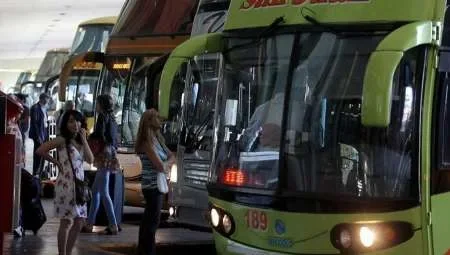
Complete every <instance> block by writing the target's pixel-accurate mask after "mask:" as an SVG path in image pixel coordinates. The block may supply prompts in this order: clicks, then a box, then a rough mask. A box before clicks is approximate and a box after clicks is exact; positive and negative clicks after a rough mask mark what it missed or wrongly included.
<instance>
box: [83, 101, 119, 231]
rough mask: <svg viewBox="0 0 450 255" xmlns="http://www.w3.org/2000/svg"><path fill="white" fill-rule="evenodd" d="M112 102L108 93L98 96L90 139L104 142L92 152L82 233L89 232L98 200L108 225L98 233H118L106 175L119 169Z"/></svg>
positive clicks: (91, 228) (91, 229)
mask: <svg viewBox="0 0 450 255" xmlns="http://www.w3.org/2000/svg"><path fill="white" fill-rule="evenodd" d="M113 106H114V102H113V99H112V97H111V96H109V95H100V96H98V97H97V106H96V111H97V113H98V118H97V122H96V124H95V129H94V132H93V133H92V134H91V137H90V138H92V139H96V140H100V141H101V143H102V144H104V147H103V149H102V150H101V151H100V152H99V153H98V154H96V155H95V159H94V166H95V167H97V173H96V174H95V180H94V183H93V184H92V200H91V205H90V208H89V217H88V222H87V224H86V226H85V227H84V229H83V232H85V233H92V231H93V226H94V223H95V218H96V216H97V213H98V209H99V207H100V199H101V200H102V202H103V206H104V207H105V211H106V216H107V217H108V222H109V225H108V227H107V228H106V229H105V230H104V231H103V232H101V234H107V235H117V233H118V230H119V229H118V226H117V220H116V215H115V213H114V206H113V203H112V200H111V196H110V195H109V176H110V174H111V172H114V171H117V170H119V169H120V167H119V163H118V160H117V156H116V150H117V139H116V137H117V132H118V130H117V129H118V128H117V124H116V121H115V119H114V115H113V111H114V108H113Z"/></svg>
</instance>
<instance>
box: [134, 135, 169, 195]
mask: <svg viewBox="0 0 450 255" xmlns="http://www.w3.org/2000/svg"><path fill="white" fill-rule="evenodd" d="M153 149H154V151H155V153H156V155H157V156H158V157H159V158H160V159H161V161H162V162H164V161H166V160H167V159H168V155H167V152H166V150H164V148H163V147H162V146H161V144H160V143H159V141H158V140H157V139H155V140H154V145H153ZM138 156H139V158H140V159H141V163H142V181H141V182H142V189H157V188H158V184H157V175H158V171H157V170H156V167H155V166H154V164H153V163H152V161H151V160H150V159H149V158H148V156H147V154H145V153H138Z"/></svg>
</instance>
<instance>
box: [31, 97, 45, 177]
mask: <svg viewBox="0 0 450 255" xmlns="http://www.w3.org/2000/svg"><path fill="white" fill-rule="evenodd" d="M49 100H50V96H49V95H47V94H45V93H42V94H41V95H40V96H39V102H37V103H36V104H34V105H33V106H32V107H31V109H30V117H31V118H30V131H29V137H30V138H31V139H33V142H34V156H33V175H35V176H36V175H37V176H40V174H41V171H42V168H43V166H44V160H43V159H42V157H40V156H39V155H38V154H37V153H36V150H37V148H39V147H40V146H41V144H43V143H45V142H46V141H47V139H48V130H47V126H48V122H47V121H48V120H47V104H48V101H49Z"/></svg>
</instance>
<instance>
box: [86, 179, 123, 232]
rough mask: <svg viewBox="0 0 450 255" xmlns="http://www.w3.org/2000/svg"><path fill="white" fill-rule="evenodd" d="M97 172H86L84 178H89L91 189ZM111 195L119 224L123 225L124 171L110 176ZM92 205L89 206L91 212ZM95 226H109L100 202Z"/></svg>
mask: <svg viewBox="0 0 450 255" xmlns="http://www.w3.org/2000/svg"><path fill="white" fill-rule="evenodd" d="M95 173H96V171H85V173H84V176H85V178H87V180H88V183H89V187H92V183H94V179H95ZM109 195H110V196H111V200H112V202H113V206H114V213H115V215H116V221H117V224H118V225H119V224H121V223H122V215H123V205H124V176H123V172H122V171H117V172H115V173H112V174H111V175H110V176H109ZM89 207H90V204H88V211H89ZM94 225H96V226H108V217H107V216H106V211H105V209H104V207H103V203H102V201H101V200H100V208H99V210H98V213H97V217H96V219H95V223H94Z"/></svg>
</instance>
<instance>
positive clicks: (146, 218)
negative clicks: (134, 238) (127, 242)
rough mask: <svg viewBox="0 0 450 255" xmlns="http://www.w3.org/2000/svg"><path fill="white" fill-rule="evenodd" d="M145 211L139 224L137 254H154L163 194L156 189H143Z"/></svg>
mask: <svg viewBox="0 0 450 255" xmlns="http://www.w3.org/2000/svg"><path fill="white" fill-rule="evenodd" d="M142 193H143V194H144V197H145V211H144V215H143V216H142V221H141V225H140V226H139V243H138V254H139V255H155V254H156V238H155V236H156V230H157V229H158V226H159V220H160V218H161V209H162V205H163V197H164V195H163V194H162V193H161V192H159V191H158V189H144V190H142Z"/></svg>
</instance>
